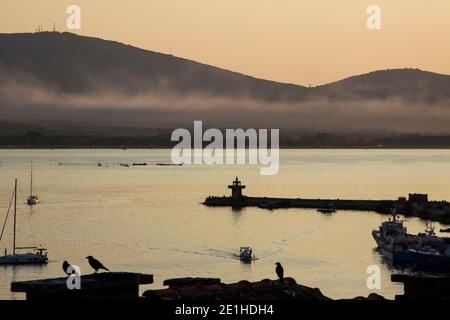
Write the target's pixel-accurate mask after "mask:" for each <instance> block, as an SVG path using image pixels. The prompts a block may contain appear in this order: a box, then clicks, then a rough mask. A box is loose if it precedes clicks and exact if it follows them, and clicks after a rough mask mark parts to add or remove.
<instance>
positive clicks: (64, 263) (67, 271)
mask: <svg viewBox="0 0 450 320" xmlns="http://www.w3.org/2000/svg"><path fill="white" fill-rule="evenodd" d="M69 267H70V263H68V262H67V260H64V262H63V264H62V268H63V270H64V273H65V274H67V275H68V276H70V275H71V274H72V273H71V272H69V270H68V269H69Z"/></svg>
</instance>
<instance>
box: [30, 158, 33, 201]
mask: <svg viewBox="0 0 450 320" xmlns="http://www.w3.org/2000/svg"><path fill="white" fill-rule="evenodd" d="M30 196H33V160H31V183H30Z"/></svg>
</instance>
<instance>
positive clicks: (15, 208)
mask: <svg viewBox="0 0 450 320" xmlns="http://www.w3.org/2000/svg"><path fill="white" fill-rule="evenodd" d="M16 214H17V179H16V180H15V182H14V233H13V254H16Z"/></svg>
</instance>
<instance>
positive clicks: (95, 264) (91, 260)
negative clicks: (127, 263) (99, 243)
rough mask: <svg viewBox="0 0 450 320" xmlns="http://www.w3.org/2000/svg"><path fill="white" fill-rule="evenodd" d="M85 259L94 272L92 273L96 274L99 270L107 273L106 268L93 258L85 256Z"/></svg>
mask: <svg viewBox="0 0 450 320" xmlns="http://www.w3.org/2000/svg"><path fill="white" fill-rule="evenodd" d="M86 259H88V262H89V265H90V266H91V267H92V269H94V270H95V272H94V273H97V271H98V270H100V269H103V270H106V271H109V269H108V268H107V267H105V266H104V265H103V264H102V263H101V262H100V261H98V260H97V259H95V258H94V257H93V256H87V257H86Z"/></svg>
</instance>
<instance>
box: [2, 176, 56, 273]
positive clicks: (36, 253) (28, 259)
mask: <svg viewBox="0 0 450 320" xmlns="http://www.w3.org/2000/svg"><path fill="white" fill-rule="evenodd" d="M13 195H14V227H13V250H12V254H8V253H7V251H6V249H5V255H4V256H0V265H16V264H45V263H47V261H48V258H47V249H44V248H42V247H17V246H16V222H17V179H16V180H15V183H14V194H13ZM11 201H12V199H11ZM10 207H11V203H10V205H9V208H8V212H7V214H6V218H5V222H4V224H3V228H2V232H1V234H0V240H1V238H2V236H3V231H4V230H5V225H6V222H7V220H8V215H9V209H10ZM17 250H33V252H27V253H17Z"/></svg>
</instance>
